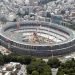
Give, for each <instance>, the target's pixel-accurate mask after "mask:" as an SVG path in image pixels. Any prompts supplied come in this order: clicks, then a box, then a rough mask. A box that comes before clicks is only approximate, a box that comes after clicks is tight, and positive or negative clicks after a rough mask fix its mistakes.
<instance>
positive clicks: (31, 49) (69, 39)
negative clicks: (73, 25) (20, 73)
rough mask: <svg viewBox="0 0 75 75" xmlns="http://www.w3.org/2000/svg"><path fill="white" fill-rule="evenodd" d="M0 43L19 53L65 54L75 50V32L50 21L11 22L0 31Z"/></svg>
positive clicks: (39, 54)
mask: <svg viewBox="0 0 75 75" xmlns="http://www.w3.org/2000/svg"><path fill="white" fill-rule="evenodd" d="M0 43H1V45H2V46H4V47H6V48H8V49H9V50H11V51H12V52H15V53H19V54H25V55H32V56H51V55H54V56H57V55H64V54H67V53H70V52H73V51H74V50H75V49H74V47H75V32H74V31H73V30H71V29H69V28H66V27H63V26H61V25H57V24H53V23H49V22H41V21H23V22H10V23H7V24H6V25H5V26H3V27H2V29H1V31H0Z"/></svg>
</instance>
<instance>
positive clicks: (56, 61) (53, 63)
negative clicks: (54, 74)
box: [47, 57, 61, 68]
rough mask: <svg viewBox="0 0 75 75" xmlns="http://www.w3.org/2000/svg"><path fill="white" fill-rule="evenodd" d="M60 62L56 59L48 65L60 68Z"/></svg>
mask: <svg viewBox="0 0 75 75" xmlns="http://www.w3.org/2000/svg"><path fill="white" fill-rule="evenodd" d="M60 63H61V62H60V61H59V59H57V58H56V57H53V58H50V59H49V60H48V62H47V64H48V65H49V66H50V67H52V68H57V67H59V66H60Z"/></svg>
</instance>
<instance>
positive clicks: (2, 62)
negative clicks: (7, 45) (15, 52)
mask: <svg viewBox="0 0 75 75" xmlns="http://www.w3.org/2000/svg"><path fill="white" fill-rule="evenodd" d="M3 64H4V58H3V55H2V54H0V65H3Z"/></svg>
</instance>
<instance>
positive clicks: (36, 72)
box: [31, 71, 39, 75]
mask: <svg viewBox="0 0 75 75" xmlns="http://www.w3.org/2000/svg"><path fill="white" fill-rule="evenodd" d="M31 75H39V72H38V71H33V72H32V74H31Z"/></svg>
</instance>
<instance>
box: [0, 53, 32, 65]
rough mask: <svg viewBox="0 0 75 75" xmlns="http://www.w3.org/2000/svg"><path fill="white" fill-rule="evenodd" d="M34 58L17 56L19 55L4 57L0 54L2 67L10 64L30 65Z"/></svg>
mask: <svg viewBox="0 0 75 75" xmlns="http://www.w3.org/2000/svg"><path fill="white" fill-rule="evenodd" d="M32 59H33V57H31V56H25V55H17V54H10V55H2V54H1V53H0V65H3V64H4V63H8V62H20V63H21V64H30V62H31V60H32Z"/></svg>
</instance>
